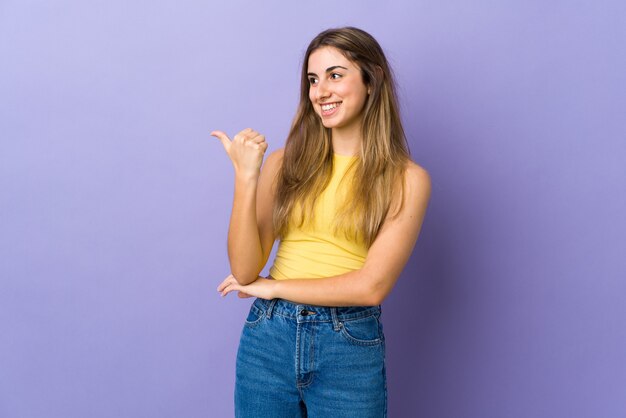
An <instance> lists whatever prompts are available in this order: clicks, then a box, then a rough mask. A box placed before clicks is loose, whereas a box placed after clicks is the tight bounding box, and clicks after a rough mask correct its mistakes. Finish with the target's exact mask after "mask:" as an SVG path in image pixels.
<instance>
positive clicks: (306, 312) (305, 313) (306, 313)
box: [300, 309, 309, 316]
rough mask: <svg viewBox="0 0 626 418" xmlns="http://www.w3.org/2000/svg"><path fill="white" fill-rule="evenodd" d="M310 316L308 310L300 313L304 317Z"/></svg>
mask: <svg viewBox="0 0 626 418" xmlns="http://www.w3.org/2000/svg"><path fill="white" fill-rule="evenodd" d="M308 314H309V311H307V310H306V309H303V310H301V311H300V315H302V316H307V315H308Z"/></svg>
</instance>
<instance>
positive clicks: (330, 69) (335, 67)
mask: <svg viewBox="0 0 626 418" xmlns="http://www.w3.org/2000/svg"><path fill="white" fill-rule="evenodd" d="M337 68H343V69H344V70H346V71H348V69H347V68H346V67H343V66H341V65H333V66H332V67H328V68H327V69H326V73H329V72H331V71H333V70H336V69H337ZM306 75H317V74H315V73H307V74H306Z"/></svg>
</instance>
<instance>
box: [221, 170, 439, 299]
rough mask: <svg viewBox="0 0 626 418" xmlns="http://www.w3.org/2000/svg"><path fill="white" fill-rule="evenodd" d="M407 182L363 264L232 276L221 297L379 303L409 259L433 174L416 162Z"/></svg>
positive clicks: (408, 174)
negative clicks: (241, 278)
mask: <svg viewBox="0 0 626 418" xmlns="http://www.w3.org/2000/svg"><path fill="white" fill-rule="evenodd" d="M405 185H406V187H405V191H404V202H403V205H402V207H401V209H400V212H399V213H397V215H396V216H393V217H388V218H387V219H386V220H385V222H384V224H383V226H382V227H381V230H380V232H379V234H378V236H377V237H376V239H375V240H374V242H373V243H372V245H371V246H370V248H369V251H368V254H367V257H366V259H365V263H364V264H363V267H362V268H360V269H358V270H354V271H350V272H348V273H345V274H341V275H338V276H333V277H325V278H321V279H289V280H269V279H264V278H259V279H257V280H256V281H254V282H252V283H250V284H249V285H246V286H242V285H240V284H239V283H237V281H236V280H235V279H234V277H232V276H229V277H227V278H226V279H225V280H224V281H223V282H222V283H221V284H220V285H219V287H218V289H217V290H218V291H219V292H220V293H221V294H222V295H223V296H225V295H227V294H228V293H230V292H232V291H239V292H243V293H244V294H245V295H246V296H247V295H249V296H256V297H260V298H262V299H274V298H279V299H285V300H289V301H291V302H295V303H302V304H307V305H321V306H352V305H356V306H375V305H379V304H380V303H382V301H383V300H384V299H385V297H387V295H388V294H389V293H390V292H391V290H392V289H393V286H394V285H395V283H396V280H397V279H398V277H399V276H400V273H401V272H402V270H403V269H404V266H405V264H406V263H407V261H408V260H409V257H410V255H411V252H412V251H413V247H414V246H415V241H416V240H417V237H418V235H419V231H420V228H421V226H422V221H423V220H424V215H425V214H426V207H427V206H428V200H429V198H430V190H431V184H430V176H429V175H428V172H427V171H426V170H424V169H423V168H421V167H419V166H418V165H416V164H414V163H412V162H411V163H410V165H409V167H408V168H407V171H406V175H405ZM390 212H393V211H390Z"/></svg>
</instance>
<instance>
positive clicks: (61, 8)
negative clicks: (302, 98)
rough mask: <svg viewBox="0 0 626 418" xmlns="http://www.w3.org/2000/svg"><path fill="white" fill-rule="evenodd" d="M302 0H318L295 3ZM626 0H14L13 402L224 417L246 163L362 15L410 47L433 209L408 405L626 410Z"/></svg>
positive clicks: (407, 72) (2, 293) (8, 15)
mask: <svg viewBox="0 0 626 418" xmlns="http://www.w3.org/2000/svg"><path fill="white" fill-rule="evenodd" d="M600 3H602V4H600ZM296 4H298V5H296ZM625 16H626V6H624V3H623V2H622V1H618V0H613V1H604V2H592V1H588V2H565V1H551V2H539V1H516V2H513V1H502V2H492V1H486V0H480V1H474V2H462V1H449V2H440V1H430V2H425V1H418V2H415V1H410V0H404V1H395V2H388V3H385V2H380V1H363V0H354V1H345V0H344V1H343V2H317V3H306V4H305V3H301V2H284V1H279V0H274V1H265V2H253V1H249V2H231V3H229V4H226V2H219V3H217V2H216V3H214V4H207V2H201V1H187V2H180V1H171V0H170V1H168V0H166V1H160V2H156V3H155V2H152V1H139V2H126V1H97V2H83V1H77V0H65V1H56V2H49V1H42V0H30V1H18V0H4V1H2V3H0V139H1V142H0V257H1V264H0V417H3V418H4V417H6V418H34V417H37V418H40V417H41V418H43V417H46V418H50V417H54V418H56V417H59V418H60V417H63V418H79V417H80V418H82V417H92V418H109V417H129V418H130V417H133V418H134V417H174V416H175V417H185V418H187V417H189V418H192V417H209V416H210V417H228V416H231V415H232V412H231V411H232V391H233V381H234V359H235V352H236V347H237V341H238V336H239V332H240V330H241V324H242V321H243V318H244V316H245V312H246V310H247V307H248V305H249V303H250V302H249V301H242V300H239V299H237V298H232V297H230V298H227V299H224V300H222V299H220V297H219V296H218V295H217V293H216V292H215V290H214V289H215V287H216V286H217V284H218V283H219V281H220V280H221V279H222V278H223V277H224V276H225V275H226V274H228V262H227V258H226V251H225V239H226V228H227V219H228V214H229V210H230V204H231V197H232V182H233V176H232V168H231V166H230V163H229V161H228V160H227V158H226V156H225V154H224V153H223V150H222V148H221V145H220V144H219V142H218V141H217V140H216V139H214V138H210V137H209V135H208V132H209V131H210V130H212V129H222V130H226V131H227V132H230V133H235V132H236V131H238V130H239V129H242V128H245V127H248V126H251V127H254V128H256V129H258V130H260V131H262V132H264V133H265V134H266V135H267V138H268V141H269V142H270V144H271V145H270V146H271V148H272V149H275V148H278V147H280V146H281V145H282V143H283V141H284V138H285V135H286V133H287V129H288V127H289V124H290V121H291V117H292V116H293V114H294V111H295V105H296V100H297V95H298V91H297V86H298V69H299V66H300V59H301V57H302V54H303V52H304V49H305V47H306V45H307V43H308V41H309V40H310V39H311V38H312V37H313V36H314V35H315V34H317V33H318V32H319V31H321V30H323V29H325V28H327V27H331V26H341V25H346V24H351V25H355V26H360V27H362V28H364V29H366V30H368V31H370V32H371V33H372V34H373V35H374V36H375V37H377V38H378V40H379V41H380V42H381V44H382V45H383V47H384V48H385V49H386V51H387V53H388V56H389V58H390V60H391V62H392V64H393V66H394V68H395V70H396V74H397V78H398V81H399V85H400V94H401V99H402V107H403V112H404V113H403V115H404V118H405V122H406V128H407V132H408V134H409V136H410V140H411V148H412V152H413V157H414V159H415V160H416V161H417V162H418V163H420V164H422V165H423V166H425V167H426V168H427V169H428V170H429V171H430V173H431V175H432V178H433V195H432V200H431V205H430V208H429V212H428V215H427V218H426V221H425V224H424V227H423V231H422V235H421V237H420V240H419V242H418V245H417V247H416V251H415V253H414V256H413V257H412V259H411V261H410V263H409V265H408V267H407V269H406V271H405V273H404V275H403V276H402V277H401V279H400V281H399V283H398V285H397V287H396V289H395V290H394V292H393V293H392V295H391V296H390V297H389V299H388V300H387V301H386V302H385V304H384V314H383V318H384V325H385V330H386V334H387V341H388V345H387V353H388V378H389V391H390V394H389V401H390V407H389V408H390V416H391V417H428V418H458V417H462V418H466V417H467V418H490V417H493V418H501V417H507V418H527V417H533V418H536V417H541V418H544V417H545V418H589V417H603V418H604V417H607V418H617V417H624V416H626V397H625V396H624V394H625V393H626V361H625V359H626V357H625V354H624V353H626V327H625V326H624V321H625V320H626V304H625V303H624V295H625V294H626V281H625V278H626V257H625V256H624V255H625V253H626V251H625V250H626V244H625V237H626V219H625V217H624V213H625V212H626V164H625V163H626V158H625V157H626V118H625V117H624V115H625V113H626V49H625V48H624V45H625V44H626V29H625V28H626V18H625Z"/></svg>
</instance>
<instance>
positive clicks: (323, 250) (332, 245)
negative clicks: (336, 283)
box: [270, 154, 368, 280]
mask: <svg viewBox="0 0 626 418" xmlns="http://www.w3.org/2000/svg"><path fill="white" fill-rule="evenodd" d="M356 158H357V157H352V156H343V155H338V154H334V156H333V173H332V176H331V179H330V182H329V184H328V186H327V187H326V189H324V191H323V192H322V193H321V194H320V195H319V196H318V198H317V200H316V202H315V207H314V209H313V219H312V220H308V219H305V222H304V224H303V225H302V226H297V225H296V224H295V223H294V222H293V218H294V217H293V216H292V221H291V222H290V223H289V227H288V229H287V233H286V234H285V237H284V238H283V239H282V240H281V241H280V243H279V245H278V252H277V253H276V258H275V260H274V265H273V266H272V268H271V269H270V275H271V276H272V277H273V278H274V279H276V280H284V279H311V278H321V277H330V276H337V275H339V274H343V273H347V272H349V271H352V270H356V269H359V268H361V267H362V266H363V264H364V262H365V257H366V256H367V250H368V248H367V246H366V245H365V243H363V242H362V241H357V242H354V241H352V240H349V239H347V238H346V237H345V236H344V234H343V233H342V232H335V231H334V228H333V226H334V217H335V213H336V211H337V207H338V205H340V204H342V202H344V198H345V194H346V192H347V189H348V188H349V186H350V183H351V181H352V177H353V175H354V170H349V168H350V167H351V165H352V163H353V162H354V161H355V160H356ZM295 219H299V218H298V217H297V216H296V217H295Z"/></svg>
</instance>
